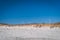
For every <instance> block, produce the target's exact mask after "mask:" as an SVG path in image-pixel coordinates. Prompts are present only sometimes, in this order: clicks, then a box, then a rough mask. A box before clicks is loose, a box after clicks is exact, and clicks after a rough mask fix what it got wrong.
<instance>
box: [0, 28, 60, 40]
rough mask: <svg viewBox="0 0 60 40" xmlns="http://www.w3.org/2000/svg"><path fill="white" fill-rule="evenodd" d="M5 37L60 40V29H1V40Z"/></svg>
mask: <svg viewBox="0 0 60 40" xmlns="http://www.w3.org/2000/svg"><path fill="white" fill-rule="evenodd" d="M5 37H7V38H9V37H20V38H51V39H56V40H60V28H52V29H50V28H49V27H42V28H33V27H32V28H31V27H28V28H27V27H24V28H22V27H0V39H1V40H2V39H3V38H5Z"/></svg>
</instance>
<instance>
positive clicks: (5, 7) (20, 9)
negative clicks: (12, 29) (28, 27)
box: [0, 0, 60, 24]
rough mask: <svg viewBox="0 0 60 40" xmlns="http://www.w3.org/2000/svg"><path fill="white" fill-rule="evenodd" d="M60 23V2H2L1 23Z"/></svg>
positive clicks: (0, 3) (5, 0) (0, 1)
mask: <svg viewBox="0 0 60 40" xmlns="http://www.w3.org/2000/svg"><path fill="white" fill-rule="evenodd" d="M49 21H50V23H55V22H60V0H0V23H8V24H24V23H43V22H45V23H49Z"/></svg>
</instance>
